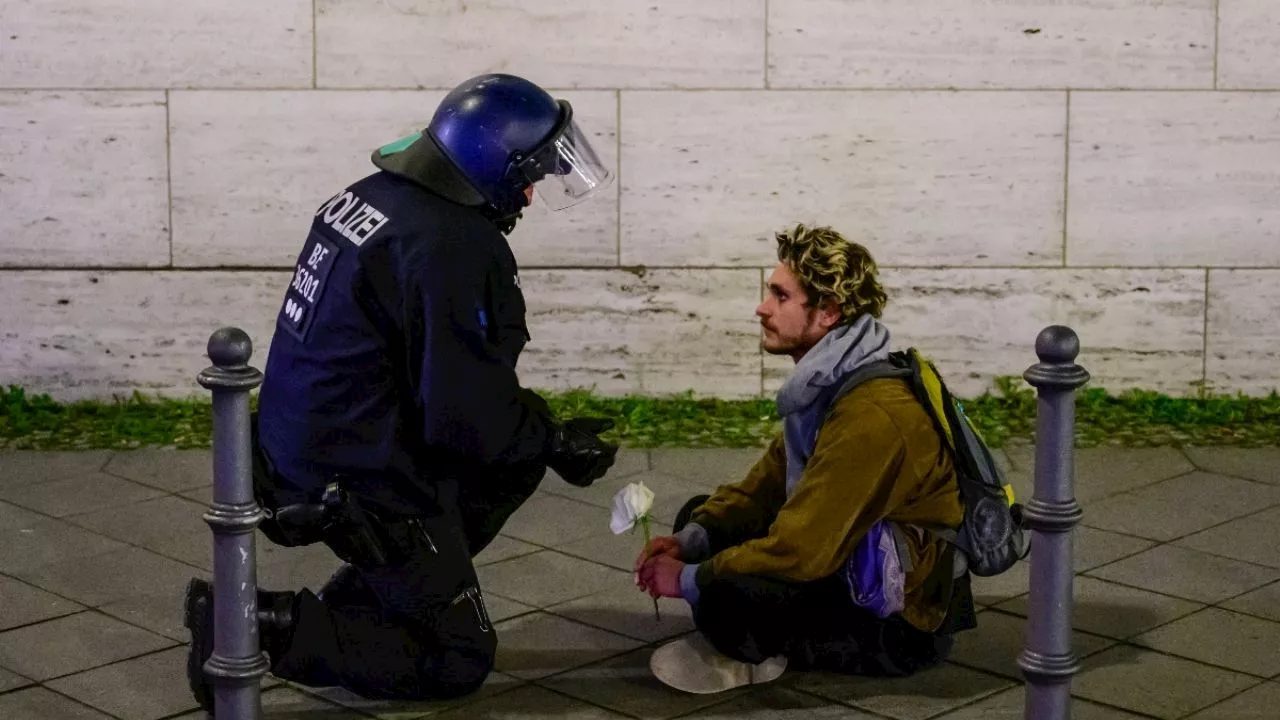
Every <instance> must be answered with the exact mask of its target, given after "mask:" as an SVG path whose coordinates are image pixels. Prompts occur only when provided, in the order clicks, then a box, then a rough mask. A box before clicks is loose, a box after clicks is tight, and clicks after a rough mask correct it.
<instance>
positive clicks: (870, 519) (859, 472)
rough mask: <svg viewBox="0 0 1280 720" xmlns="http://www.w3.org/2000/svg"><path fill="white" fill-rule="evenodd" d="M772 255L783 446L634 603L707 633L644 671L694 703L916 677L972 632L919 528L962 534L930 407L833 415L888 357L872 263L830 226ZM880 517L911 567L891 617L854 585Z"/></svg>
mask: <svg viewBox="0 0 1280 720" xmlns="http://www.w3.org/2000/svg"><path fill="white" fill-rule="evenodd" d="M777 241H778V259H779V261H780V262H779V263H778V265H777V267H776V268H775V269H774V270H773V274H772V275H771V276H770V278H769V287H768V294H767V297H766V298H765V300H764V302H762V303H761V304H760V306H759V307H758V308H756V315H758V316H759V317H760V324H761V326H762V328H763V346H764V349H765V350H766V351H767V352H769V353H771V354H775V355H790V356H791V357H792V358H793V359H794V361H795V363H796V365H795V371H794V373H793V374H792V375H791V377H790V378H789V379H788V380H787V381H786V383H785V384H784V385H783V386H782V388H781V389H780V390H779V391H778V396H777V406H778V411H779V413H780V414H781V415H782V418H783V430H782V432H781V433H780V435H779V436H778V437H777V438H775V439H774V440H773V443H772V444H771V445H770V447H769V449H768V450H767V451H766V452H765V454H764V456H763V457H762V458H761V459H760V460H759V462H757V463H756V465H755V466H754V467H753V468H752V469H751V470H750V471H749V472H748V473H747V476H746V478H745V479H743V480H742V481H740V482H738V483H735V484H731V485H725V486H722V487H720V488H718V489H717V490H716V491H715V493H714V494H713V495H711V496H705V495H704V496H700V497H696V498H694V499H692V500H691V501H690V502H689V503H688V504H687V505H686V506H685V507H684V509H683V510H682V512H681V513H680V516H679V517H678V518H677V520H676V525H675V528H674V530H675V535H674V536H667V537H659V538H655V539H653V540H652V541H651V542H650V543H649V544H648V545H647V546H646V547H645V549H644V551H643V552H642V553H641V554H640V557H639V558H637V561H636V571H637V584H638V585H639V586H640V587H641V589H643V590H647V591H648V592H649V593H650V594H651V595H653V596H654V597H659V596H663V597H677V598H683V599H685V600H686V601H688V602H689V603H690V605H691V606H692V609H693V617H694V621H695V624H696V625H697V628H698V630H699V631H700V632H698V633H693V634H691V635H689V636H686V637H684V638H681V639H679V640H676V641H674V642H672V643H670V644H668V645H666V646H664V647H662V648H660V649H658V650H657V651H656V652H655V653H654V656H653V659H652V661H651V667H652V669H653V672H654V674H655V675H656V676H657V677H658V678H659V679H660V680H662V681H663V682H664V683H666V684H668V685H670V686H672V687H675V688H678V689H681V690H685V691H689V692H698V693H708V692H718V691H722V690H728V689H730V688H733V687H737V686H740V685H744V684H749V683H759V682H767V681H769V680H773V679H775V678H777V677H778V676H779V675H781V674H782V672H783V671H784V670H785V669H786V668H787V667H788V666H790V667H792V668H799V669H819V670H828V671H833V672H840V673H851V674H868V675H909V674H911V673H914V672H915V671H917V670H919V669H921V668H924V667H927V666H930V665H932V664H934V663H937V662H939V661H941V660H942V659H943V658H945V657H946V656H947V654H948V653H949V652H950V649H951V645H952V635H953V634H954V633H955V632H957V631H959V630H964V629H968V628H972V627H974V626H975V623H974V615H973V605H972V603H973V599H972V595H971V594H970V591H969V586H968V576H967V574H961V577H960V578H959V579H953V572H952V569H953V567H954V566H953V564H952V552H953V550H952V549H951V547H950V546H949V545H948V544H947V543H946V542H945V541H944V540H942V539H940V538H938V537H937V536H935V535H933V534H931V533H926V532H924V531H922V530H919V529H917V528H919V527H928V526H932V527H939V526H945V527H948V528H956V527H958V526H959V524H960V522H961V519H962V510H961V505H960V495H959V486H958V484H957V480H956V476H955V470H954V467H953V464H952V459H951V457H950V455H949V452H948V450H947V449H946V446H945V444H944V441H943V439H942V437H941V436H940V435H939V434H938V432H937V430H936V429H935V427H934V425H933V421H932V419H931V417H930V416H929V414H928V413H927V411H926V410H925V408H924V407H923V406H922V405H921V404H920V403H919V402H918V401H917V399H916V398H915V396H914V395H913V394H912V392H911V389H910V388H909V387H908V385H907V383H906V381H904V380H902V379H900V378H881V379H873V380H868V381H866V382H864V383H862V384H860V385H858V386H856V387H855V388H854V389H853V390H852V391H850V392H849V393H848V394H847V395H845V396H844V397H842V398H840V399H839V400H838V401H837V402H836V403H835V404H834V406H831V407H830V408H829V407H828V406H829V404H830V400H831V398H832V396H833V395H834V393H835V392H836V391H837V390H838V389H839V388H840V386H841V385H842V383H843V381H844V380H845V379H846V378H848V376H849V375H850V373H852V372H854V371H855V370H857V369H858V368H860V367H862V366H864V365H865V364H867V363H871V362H876V361H879V360H883V359H885V358H886V357H887V356H888V353H889V350H890V347H889V331H888V329H887V328H886V327H885V326H884V325H883V324H882V323H881V322H880V321H879V320H878V318H879V317H880V315H881V311H882V310H883V308H884V306H885V302H886V295H885V292H884V290H883V288H882V287H881V285H880V283H879V281H878V279H877V268H876V264H875V261H874V260H873V259H872V258H871V256H870V254H869V253H868V252H867V250H866V249H865V248H863V247H862V246H860V245H857V244H855V243H852V242H849V241H848V240H846V239H845V238H844V237H842V236H841V235H840V234H839V233H837V232H835V231H833V230H831V229H830V228H825V227H818V228H807V227H805V226H803V225H801V226H798V227H796V228H795V229H793V230H792V231H790V232H786V233H780V234H778V235H777ZM828 409H829V410H830V412H831V414H830V415H829V416H826V413H827V411H828ZM824 417H826V420H825V422H824ZM882 519H887V520H889V521H890V522H892V523H894V524H896V525H897V526H898V527H899V528H900V529H901V530H902V532H901V533H899V534H898V535H897V539H898V542H901V543H904V544H905V545H906V548H905V550H906V552H905V553H902V552H901V549H899V554H900V556H902V557H903V559H904V560H908V561H909V562H904V563H903V568H904V569H905V570H906V572H905V580H904V581H903V582H902V590H903V603H902V607H901V609H900V610H895V611H893V612H891V613H890V614H888V615H887V616H886V617H881V616H880V615H882V614H884V613H875V612H872V610H870V609H868V608H866V607H863V606H862V605H859V604H857V603H855V602H854V599H853V598H854V596H853V594H852V591H851V584H850V580H849V577H850V573H852V572H853V568H852V567H851V561H850V555H851V552H852V551H853V550H854V548H855V546H857V545H858V543H859V541H860V540H861V539H862V538H863V536H864V535H865V534H866V533H867V532H868V530H870V529H871V528H872V527H873V526H874V525H875V524H876V523H877V522H879V521H880V520H882Z"/></svg>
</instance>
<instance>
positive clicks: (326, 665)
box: [185, 75, 617, 711]
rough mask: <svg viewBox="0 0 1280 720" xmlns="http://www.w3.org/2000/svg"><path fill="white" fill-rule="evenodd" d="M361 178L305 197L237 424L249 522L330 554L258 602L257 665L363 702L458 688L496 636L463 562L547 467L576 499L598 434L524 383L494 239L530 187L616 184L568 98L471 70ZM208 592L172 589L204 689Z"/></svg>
mask: <svg viewBox="0 0 1280 720" xmlns="http://www.w3.org/2000/svg"><path fill="white" fill-rule="evenodd" d="M372 161H373V163H374V165H375V166H377V168H378V170H377V171H376V172H374V174H372V175H370V176H368V177H365V178H363V179H361V180H359V181H357V182H356V183H354V184H353V185H351V186H349V187H347V188H345V189H343V190H342V191H341V192H338V193H337V194H335V195H334V196H333V197H332V198H330V199H329V200H328V201H326V202H325V203H324V204H322V205H321V206H320V207H319V209H318V210H317V211H316V214H315V217H314V218H313V222H312V226H311V231H310V234H309V235H308V236H307V239H306V242H305V243H304V245H303V248H302V250H301V252H300V253H299V255H298V262H297V266H296V267H295V268H294V272H293V275H292V277H291V279H290V281H289V286H288V288H287V289H286V291H285V295H284V298H283V301H282V304H281V308H280V313H279V316H278V320H277V324H276V332H275V334H274V337H273V340H272V344H271V348H270V353H269V357H268V361H267V366H266V370H265V378H264V382H263V385H262V389H261V392H260V395H259V409H258V412H257V413H256V414H255V417H254V422H253V440H254V442H253V447H254V451H255V452H254V454H255V458H254V469H253V475H254V486H255V495H256V497H257V499H258V502H259V503H260V504H261V505H262V507H263V509H264V512H265V513H266V516H267V519H266V520H264V521H263V523H262V525H261V529H262V530H263V532H264V534H266V535H267V537H268V538H269V539H270V540H271V541H272V542H275V543H278V544H280V545H285V546H300V545H309V544H312V543H316V542H323V543H325V544H326V545H327V546H328V547H329V548H330V549H332V550H333V552H334V553H335V554H336V555H337V556H338V557H340V558H341V559H342V560H344V561H345V564H344V565H343V566H342V568H341V569H340V570H339V571H338V572H337V573H336V574H335V575H334V577H332V578H331V579H330V580H329V581H328V583H326V584H325V586H324V587H322V588H321V589H320V590H319V592H316V593H313V592H311V591H310V590H307V589H302V590H300V591H297V592H265V591H259V593H258V625H259V630H260V638H261V643H262V647H263V649H264V650H265V651H266V652H267V654H268V657H269V660H270V663H271V673H272V674H273V675H275V676H276V677H279V678H281V679H286V680H290V681H293V682H297V683H299V684H302V685H307V686H317V687H321V686H324V687H327V686H340V687H344V688H346V689H348V690H350V691H352V692H354V693H356V694H359V695H362V696H364V697H369V698H396V699H432V698H447V697H453V696H458V695H463V694H466V693H470V692H472V691H474V690H475V689H477V688H478V687H479V686H480V685H481V684H482V683H483V682H484V680H485V678H486V676H487V675H488V673H489V672H490V670H491V669H492V667H493V660H494V652H495V649H496V646H497V638H496V635H495V633H494V629H493V625H492V623H491V621H490V619H489V617H488V614H487V612H486V610H485V603H484V598H483V595H482V593H481V591H480V587H479V584H478V582H477V579H476V571H475V568H474V566H473V564H472V558H473V557H474V556H475V555H476V554H477V553H479V552H480V551H481V550H483V549H484V548H485V546H486V545H488V544H489V542H490V541H492V540H493V538H494V537H495V536H496V535H497V533H498V531H499V530H500V529H501V528H502V526H503V523H504V522H506V520H507V518H509V517H510V515H511V514H512V513H513V512H515V510H516V509H518V508H519V507H520V505H521V504H522V503H523V502H524V501H525V500H527V499H528V498H529V496H530V495H532V494H533V492H534V491H535V490H536V489H537V486H538V484H539V483H540V482H541V480H542V478H543V476H544V474H545V473H546V470H547V469H548V468H550V469H551V470H554V471H555V472H556V473H557V474H558V475H559V476H560V477H561V478H562V479H564V480H565V481H567V482H569V483H571V484H574V485H578V486H584V487H585V486H587V485H590V484H591V483H592V482H594V481H595V480H597V479H599V478H600V477H602V476H603V475H604V474H605V473H606V472H607V471H608V469H609V468H610V467H611V466H612V464H613V462H614V456H615V454H616V452H617V446H616V445H613V444H610V443H607V442H605V441H603V440H601V439H600V438H599V437H598V436H599V435H600V433H602V432H604V431H606V430H608V429H609V428H610V427H611V424H610V423H609V422H608V421H606V420H596V419H591V418H574V419H570V420H567V421H564V422H560V421H557V419H555V418H554V417H553V415H552V413H551V412H550V411H549V409H548V407H547V405H546V403H545V402H544V401H543V400H542V399H541V398H540V397H538V396H537V395H536V394H535V393H533V392H531V391H529V390H527V389H525V388H523V387H521V385H520V383H519V381H518V379H517V375H516V361H517V358H518V357H519V355H520V353H521V351H522V349H523V348H524V345H525V343H526V342H527V341H528V340H529V334H528V330H527V327H526V324H525V305H524V299H523V295H522V293H521V290H520V281H519V275H518V268H517V266H516V261H515V258H514V256H513V254H512V252H511V249H510V247H509V246H508V244H507V240H506V237H505V235H507V234H509V233H510V232H511V231H512V229H513V228H514V227H515V224H516V221H517V220H518V219H519V218H520V214H521V211H522V209H523V208H524V207H526V206H527V205H529V204H530V203H531V201H532V196H533V192H534V190H535V189H536V190H537V192H538V194H539V195H540V196H541V197H542V198H543V199H544V201H546V202H547V204H548V205H550V206H551V207H552V208H553V209H557V210H559V209H563V208H566V207H568V206H570V205H573V204H575V203H577V202H579V201H581V200H582V199H583V198H585V197H586V196H587V195H588V194H590V193H591V192H592V191H594V190H596V189H598V188H600V187H603V186H606V185H607V184H609V183H610V182H611V181H612V179H613V178H612V175H611V173H610V172H609V171H608V170H606V169H605V168H604V167H602V165H601V164H600V161H599V159H598V156H597V155H596V153H595V152H594V150H593V149H592V147H591V143H590V142H589V141H588V138H587V136H586V135H584V134H583V132H582V130H581V129H580V128H579V126H578V124H577V122H576V121H575V120H574V117H573V109H572V107H571V106H570V104H569V103H568V102H566V101H564V100H556V99H555V98H553V97H552V96H551V95H549V94H548V93H547V92H546V91H544V90H542V89H541V88H539V87H538V86H536V85H534V84H532V83H530V82H528V81H527V80H524V79H521V78H518V77H514V76H511V75H483V76H480V77H477V78H473V79H471V80H469V81H467V82H465V83H463V84H462V85H460V86H458V87H457V88H455V89H454V90H453V91H452V92H451V93H450V94H449V95H448V96H447V97H445V99H444V100H443V101H442V102H441V104H440V106H439V107H438V109H437V110H436V113H435V115H434V117H433V118H432V120H431V122H430V124H429V125H428V127H427V128H426V129H425V130H424V131H422V132H419V133H414V134H412V135H410V136H408V137H406V138H402V139H400V140H398V141H396V142H393V143H391V144H389V145H386V146H384V147H382V148H379V149H378V150H375V151H374V153H373V156H372ZM212 606H213V598H212V587H211V586H210V584H209V583H207V582H205V581H203V580H199V579H195V580H192V581H191V584H190V585H189V586H188V589H187V596H186V600H185V617H186V620H185V623H186V626H187V627H188V628H189V629H190V630H191V640H192V642H191V649H190V654H189V658H188V663H187V674H188V679H189V682H190V685H191V690H192V692H193V694H194V695H195V697H196V699H197V701H198V702H199V703H200V704H201V706H202V707H204V708H205V709H206V710H210V711H212V709H213V688H212V685H211V684H210V683H209V681H208V679H207V678H206V677H205V675H204V673H203V669H202V668H203V664H204V662H205V661H207V660H208V658H209V656H210V655H211V654H212V652H213V633H212V630H213V627H212V626H213V616H212Z"/></svg>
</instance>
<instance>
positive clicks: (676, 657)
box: [649, 632, 787, 695]
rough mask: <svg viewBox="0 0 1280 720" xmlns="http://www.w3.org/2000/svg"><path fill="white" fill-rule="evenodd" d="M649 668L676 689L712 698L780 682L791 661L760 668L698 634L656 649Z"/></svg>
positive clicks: (776, 661)
mask: <svg viewBox="0 0 1280 720" xmlns="http://www.w3.org/2000/svg"><path fill="white" fill-rule="evenodd" d="M649 669H650V670H652V671H653V675H654V677H656V678H658V679H659V680H661V681H662V682H663V683H664V684H665V685H667V686H669V687H673V688H675V689H676V690H683V691H684V692H687V693H694V694H697V695H710V694H712V693H720V692H725V691H726V690H732V689H734V688H736V687H742V686H743V685H759V684H761V683H767V682H771V681H773V680H777V679H778V678H779V677H781V676H782V673H783V671H785V670H786V669H787V659H786V658H785V657H783V656H781V655H779V656H777V657H771V658H769V659H768V660H765V661H764V662H762V663H760V664H758V665H752V664H751V663H744V662H741V661H739V660H734V659H733V658H730V657H726V656H724V655H722V654H721V653H720V652H719V651H718V650H716V649H715V648H714V647H713V646H712V645H711V643H710V642H708V641H707V639H706V637H704V636H703V634H702V633H700V632H694V633H692V634H690V635H686V636H684V637H682V638H680V639H678V640H674V641H672V642H670V643H667V644H666V645H663V646H662V647H660V648H658V649H657V650H655V651H654V652H653V657H651V658H650V659H649Z"/></svg>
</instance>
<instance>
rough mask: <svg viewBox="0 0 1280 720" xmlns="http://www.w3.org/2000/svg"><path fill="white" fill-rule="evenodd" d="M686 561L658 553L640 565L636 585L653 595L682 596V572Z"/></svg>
mask: <svg viewBox="0 0 1280 720" xmlns="http://www.w3.org/2000/svg"><path fill="white" fill-rule="evenodd" d="M682 570H684V563H683V562H681V561H679V560H677V559H675V558H673V557H671V556H669V555H658V556H657V557H654V558H652V559H650V560H649V561H648V562H646V563H645V564H644V565H642V566H641V567H640V572H639V573H637V575H636V585H637V586H639V588H640V589H641V590H644V591H646V592H648V593H649V594H650V595H652V596H653V597H655V598H657V597H670V598H678V597H682V595H681V593H680V572H681V571H682Z"/></svg>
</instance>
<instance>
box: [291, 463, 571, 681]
mask: <svg viewBox="0 0 1280 720" xmlns="http://www.w3.org/2000/svg"><path fill="white" fill-rule="evenodd" d="M545 472H546V471H545V468H544V467H541V466H536V467H530V468H526V469H522V470H519V471H515V472H511V473H507V474H502V475H492V476H488V477H476V478H470V479H468V482H467V483H466V484H465V485H462V486H457V487H455V486H448V487H443V488H441V489H440V493H439V495H438V502H437V503H434V504H435V505H438V507H437V508H435V509H433V510H432V511H431V512H430V513H429V514H426V515H421V516H418V517H416V518H415V521H416V522H417V523H418V525H417V526H414V527H413V528H412V529H411V530H409V531H406V532H404V533H403V535H404V536H403V537H401V541H402V547H403V548H404V550H405V556H404V557H401V558H398V559H397V560H396V561H394V562H390V563H388V564H386V565H382V566H370V565H365V566H355V565H351V564H348V565H346V566H344V567H343V568H342V569H341V570H339V571H338V572H337V573H336V574H335V575H334V577H333V578H331V579H330V580H329V582H328V583H327V584H326V585H325V586H324V587H323V588H321V590H320V592H319V593H313V592H311V591H310V590H307V589H304V590H302V591H300V592H299V593H298V594H297V599H296V602H295V605H294V616H295V623H294V625H293V630H292V634H291V638H289V640H288V642H287V645H286V647H285V649H284V650H283V651H282V652H281V653H280V656H279V657H278V658H272V667H271V673H272V674H273V675H275V676H276V677H279V678H281V679H285V680H290V681H293V682H296V683H299V684H302V685H307V686H311V687H331V686H339V687H343V688H346V689H348V690H350V691H352V692H354V693H356V694H358V695H361V696H363V697H366V698H381V699H414V700H424V699H442V698H449V697H457V696H460V695H465V694H468V693H470V692H472V691H474V690H476V689H478V688H479V687H480V685H481V684H483V682H484V680H485V678H486V677H487V676H488V674H489V672H490V671H491V670H492V668H493V661H494V654H495V651H496V649H497V636H496V634H495V633H494V629H493V625H492V623H491V622H490V620H489V617H488V613H487V611H486V610H485V605H484V597H483V595H482V594H481V592H480V588H479V582H478V581H477V579H476V571H475V567H474V565H473V564H472V558H473V557H474V556H475V555H476V554H478V553H479V552H480V551H481V550H483V549H484V548H485V546H487V545H488V544H489V543H490V542H491V541H492V540H493V538H494V537H495V536H496V535H497V534H498V531H499V530H501V528H502V526H503V524H504V523H505V522H506V521H507V519H508V518H509V517H510V516H511V514H512V513H514V512H515V511H516V510H517V509H518V508H519V507H520V505H522V504H523V503H524V502H525V500H527V499H528V498H529V497H530V496H531V495H532V494H533V492H534V491H535V490H536V489H537V487H538V484H539V483H540V482H541V480H542V477H543V475H544V474H545ZM398 527H402V526H398ZM328 544H330V547H331V548H334V549H335V552H337V546H335V545H333V544H332V543H328ZM339 556H340V557H341V556H342V555H341V553H339Z"/></svg>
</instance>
